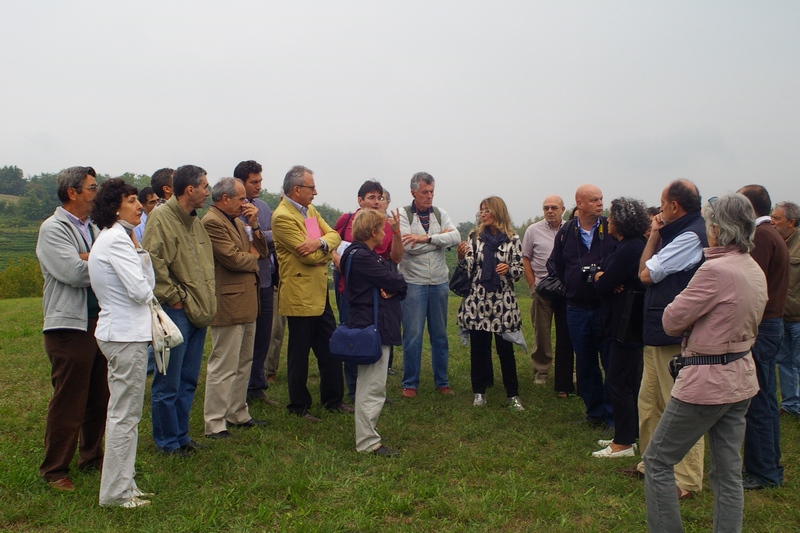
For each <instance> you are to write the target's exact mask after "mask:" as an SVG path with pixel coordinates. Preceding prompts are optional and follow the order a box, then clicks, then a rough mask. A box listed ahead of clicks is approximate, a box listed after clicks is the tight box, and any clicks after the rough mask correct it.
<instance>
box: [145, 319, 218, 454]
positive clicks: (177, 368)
mask: <svg viewBox="0 0 800 533" xmlns="http://www.w3.org/2000/svg"><path fill="white" fill-rule="evenodd" d="M164 311H166V313H167V315H169V317H170V318H171V319H172V321H173V322H175V325H176V326H178V329H180V330H181V333H182V334H183V344H181V345H180V346H178V347H177V348H173V349H172V350H170V354H169V365H168V366H167V375H166V376H165V375H163V374H161V373H160V372H156V373H155V375H154V376H153V387H152V390H151V400H152V402H151V403H152V417H153V440H155V441H156V446H158V448H159V449H160V450H161V451H164V452H167V453H169V452H173V451H175V450H176V449H178V448H180V447H181V446H183V445H185V444H186V443H188V442H189V441H190V440H192V439H191V438H190V437H189V411H190V410H191V409H192V402H193V401H194V391H195V389H196V388H197V378H198V376H199V375H200V363H201V362H202V361H203V347H204V345H205V342H206V328H196V327H194V326H193V325H192V324H191V323H190V322H189V319H188V318H186V313H185V312H184V311H183V309H172V308H171V307H169V306H164Z"/></svg>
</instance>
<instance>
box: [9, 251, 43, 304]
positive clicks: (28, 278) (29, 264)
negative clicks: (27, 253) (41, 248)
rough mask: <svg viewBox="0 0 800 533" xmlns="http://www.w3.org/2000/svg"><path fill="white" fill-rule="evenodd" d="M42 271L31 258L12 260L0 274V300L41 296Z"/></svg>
mask: <svg viewBox="0 0 800 533" xmlns="http://www.w3.org/2000/svg"><path fill="white" fill-rule="evenodd" d="M43 284H44V279H43V278H42V271H41V269H40V268H39V262H38V261H37V260H36V259H35V258H33V257H22V258H19V259H12V260H11V261H10V262H9V264H8V266H7V267H6V268H5V270H3V271H2V272H0V298H27V297H30V296H41V295H42V285H43Z"/></svg>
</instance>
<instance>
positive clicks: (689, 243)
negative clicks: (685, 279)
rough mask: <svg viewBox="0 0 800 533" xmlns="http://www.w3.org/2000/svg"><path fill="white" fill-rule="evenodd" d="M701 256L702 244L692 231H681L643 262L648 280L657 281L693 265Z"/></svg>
mask: <svg viewBox="0 0 800 533" xmlns="http://www.w3.org/2000/svg"><path fill="white" fill-rule="evenodd" d="M702 258H703V244H702V243H701V242H700V237H698V236H697V234H695V233H694V232H692V231H687V232H686V233H681V234H680V235H678V236H677V237H675V239H674V240H673V241H672V242H671V243H669V244H668V245H666V246H665V247H663V248H662V249H660V250H659V251H658V253H657V254H656V255H654V256H653V257H651V258H650V259H648V260H647V261H646V262H645V264H644V265H645V266H646V267H647V269H648V270H649V271H650V280H652V282H653V283H659V282H660V281H662V280H663V279H664V278H666V277H667V276H669V275H670V274H675V273H677V272H683V271H684V270H689V269H690V268H692V267H694V266H695V265H696V264H697V263H699V262H700V260H701V259H702Z"/></svg>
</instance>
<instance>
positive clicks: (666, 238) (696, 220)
mask: <svg viewBox="0 0 800 533" xmlns="http://www.w3.org/2000/svg"><path fill="white" fill-rule="evenodd" d="M686 232H692V233H694V234H695V235H697V236H698V237H699V238H700V244H702V245H703V248H706V247H708V239H707V238H706V223H705V221H704V220H703V217H702V216H700V212H699V211H697V212H694V213H687V214H685V215H683V216H682V217H681V218H679V219H678V220H675V221H674V222H671V223H669V224H667V225H666V226H664V227H663V228H661V230H660V231H659V235H660V236H661V248H664V247H665V246H667V245H668V244H669V243H671V242H672V241H673V240H675V238H676V237H677V236H678V235H681V234H683V233H686ZM702 263H703V260H702V259H701V260H700V261H699V262H698V263H697V264H696V265H694V266H693V267H692V268H690V269H689V270H684V271H682V272H676V273H674V274H670V275H669V276H667V277H666V278H664V279H663V280H661V281H660V282H658V283H654V284H652V285H650V286H649V287H647V293H645V296H644V327H643V330H642V337H643V338H644V343H645V344H646V345H648V346H669V345H672V344H680V343H681V341H682V340H683V338H682V337H680V336H678V337H672V336H670V335H667V334H666V333H665V332H664V326H663V325H662V324H661V317H662V316H663V314H664V309H666V308H667V306H668V305H669V304H670V303H672V300H674V299H675V297H676V296H677V295H678V294H680V292H681V291H682V290H683V289H685V288H686V286H687V285H688V284H689V280H691V279H692V276H694V273H695V272H697V269H698V268H700V265H701V264H702Z"/></svg>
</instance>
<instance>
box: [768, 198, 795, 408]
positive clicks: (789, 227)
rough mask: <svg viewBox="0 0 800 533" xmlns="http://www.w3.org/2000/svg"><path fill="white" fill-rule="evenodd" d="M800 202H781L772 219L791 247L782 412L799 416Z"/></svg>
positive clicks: (782, 358) (781, 357) (782, 350)
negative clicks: (798, 227) (798, 225)
mask: <svg viewBox="0 0 800 533" xmlns="http://www.w3.org/2000/svg"><path fill="white" fill-rule="evenodd" d="M798 221H800V206H798V205H797V204H796V203H794V202H778V203H777V204H775V208H774V209H773V210H772V217H771V222H772V225H773V226H775V229H776V230H778V233H779V234H780V236H781V237H783V240H784V241H785V242H786V246H787V248H788V249H789V290H788V292H787V294H786V305H785V306H784V308H783V342H781V348H780V350H779V351H778V357H777V359H776V363H778V376H779V378H780V383H781V410H780V412H781V414H783V413H788V414H791V415H794V416H800V392H798V379H800V378H799V377H798V371H800V232H799V231H797V223H798Z"/></svg>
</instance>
